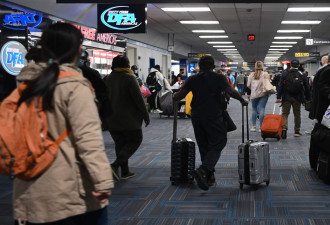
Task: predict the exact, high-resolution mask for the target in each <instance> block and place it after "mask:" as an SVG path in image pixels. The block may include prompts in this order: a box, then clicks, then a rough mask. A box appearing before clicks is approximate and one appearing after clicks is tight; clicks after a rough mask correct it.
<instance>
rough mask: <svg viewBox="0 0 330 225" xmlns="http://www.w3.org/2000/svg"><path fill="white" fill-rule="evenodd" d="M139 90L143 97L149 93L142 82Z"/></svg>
mask: <svg viewBox="0 0 330 225" xmlns="http://www.w3.org/2000/svg"><path fill="white" fill-rule="evenodd" d="M140 90H141V93H142V96H143V98H147V97H149V96H150V95H151V92H150V90H149V88H147V87H145V86H144V85H143V84H142V85H141V86H140Z"/></svg>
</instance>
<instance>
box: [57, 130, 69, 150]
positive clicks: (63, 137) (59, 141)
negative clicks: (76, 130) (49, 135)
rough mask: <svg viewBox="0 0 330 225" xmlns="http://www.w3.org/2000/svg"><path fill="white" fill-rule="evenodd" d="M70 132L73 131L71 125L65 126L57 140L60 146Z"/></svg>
mask: <svg viewBox="0 0 330 225" xmlns="http://www.w3.org/2000/svg"><path fill="white" fill-rule="evenodd" d="M70 132H71V127H70V126H69V127H67V128H65V130H64V131H63V132H62V133H61V135H60V136H59V137H58V138H57V140H56V141H55V143H56V145H57V146H59V145H60V144H61V142H62V141H63V140H64V139H65V138H66V137H67V136H68V135H69V133H70Z"/></svg>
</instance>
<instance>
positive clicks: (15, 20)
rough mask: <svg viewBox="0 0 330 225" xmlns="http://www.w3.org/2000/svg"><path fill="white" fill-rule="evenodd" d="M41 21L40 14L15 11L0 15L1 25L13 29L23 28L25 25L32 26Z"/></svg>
mask: <svg viewBox="0 0 330 225" xmlns="http://www.w3.org/2000/svg"><path fill="white" fill-rule="evenodd" d="M41 22H42V16H39V15H37V14H26V13H24V12H17V13H12V14H3V15H1V25H2V26H3V27H6V28H9V29H13V30H25V28H26V27H28V28H34V27H37V26H38V25H39V24H40V23H41Z"/></svg>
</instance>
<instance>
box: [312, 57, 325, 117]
mask: <svg viewBox="0 0 330 225" xmlns="http://www.w3.org/2000/svg"><path fill="white" fill-rule="evenodd" d="M329 105H330V54H329V56H328V65H325V66H324V67H322V68H321V69H320V70H318V71H317V73H316V75H315V78H314V81H313V101H312V107H311V111H310V114H309V118H310V119H317V121H318V122H319V123H320V122H321V121H322V118H323V115H324V113H325V111H326V110H327V108H328V106H329Z"/></svg>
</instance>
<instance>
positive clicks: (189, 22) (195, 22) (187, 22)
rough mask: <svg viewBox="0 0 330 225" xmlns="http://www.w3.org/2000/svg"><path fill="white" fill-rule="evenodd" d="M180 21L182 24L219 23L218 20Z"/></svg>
mask: <svg viewBox="0 0 330 225" xmlns="http://www.w3.org/2000/svg"><path fill="white" fill-rule="evenodd" d="M180 23H182V24H219V21H215V20H211V21H206V20H181V21H180Z"/></svg>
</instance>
